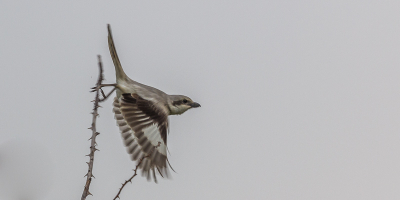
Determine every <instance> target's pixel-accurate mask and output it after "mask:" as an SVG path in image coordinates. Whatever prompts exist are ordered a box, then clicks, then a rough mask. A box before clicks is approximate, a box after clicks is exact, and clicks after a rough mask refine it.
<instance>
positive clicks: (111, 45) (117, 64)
mask: <svg viewBox="0 0 400 200" xmlns="http://www.w3.org/2000/svg"><path fill="white" fill-rule="evenodd" d="M107 29H108V48H109V49H110V54H111V58H112V60H113V62H114V66H115V75H116V78H117V83H118V81H119V80H125V79H126V78H127V75H126V74H125V72H124V70H123V69H122V65H121V62H120V61H119V58H118V54H117V50H116V49H115V44H114V40H113V37H112V33H111V26H110V24H107Z"/></svg>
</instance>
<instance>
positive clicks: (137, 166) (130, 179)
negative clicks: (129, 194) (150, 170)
mask: <svg viewBox="0 0 400 200" xmlns="http://www.w3.org/2000/svg"><path fill="white" fill-rule="evenodd" d="M160 145H161V142H158V145H157V146H155V147H154V149H152V151H150V153H149V154H147V155H146V156H143V157H142V158H141V159H140V160H139V162H138V164H137V165H136V167H135V169H134V170H133V171H134V172H135V173H134V174H133V175H132V176H131V178H129V179H128V180H126V181H125V183H123V184H122V186H121V188H119V191H118V194H117V195H116V196H115V197H114V199H113V200H116V199H117V198H118V199H120V198H119V195H120V194H121V192H122V189H124V187H125V185H126V184H127V183H129V182H130V183H132V179H133V178H135V176H136V175H137V170H138V168H139V166H140V165H141V164H142V162H143V160H144V159H145V158H148V157H150V155H151V154H152V153H153V151H154V150H155V149H156V148H158V147H159V146H160Z"/></svg>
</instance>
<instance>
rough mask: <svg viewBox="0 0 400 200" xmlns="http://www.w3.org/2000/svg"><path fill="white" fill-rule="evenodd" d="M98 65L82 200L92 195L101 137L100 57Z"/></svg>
mask: <svg viewBox="0 0 400 200" xmlns="http://www.w3.org/2000/svg"><path fill="white" fill-rule="evenodd" d="M98 64H99V78H98V79H97V83H96V88H95V89H94V91H93V92H96V96H95V99H94V107H93V112H92V113H91V114H92V116H93V117H92V125H91V127H90V128H89V129H92V137H91V138H90V139H89V140H91V143H90V153H89V155H87V156H89V162H87V164H88V165H89V169H88V172H87V174H86V175H85V176H86V178H87V179H86V184H85V188H84V190H83V193H82V198H81V200H85V199H86V197H87V196H88V195H92V194H91V193H90V192H89V187H90V183H91V182H92V177H94V176H93V162H94V152H96V151H98V149H96V145H97V144H96V136H97V135H99V134H100V133H99V132H97V131H96V119H97V116H98V115H99V114H98V112H97V108H99V107H100V106H99V102H100V97H99V93H100V91H99V90H100V89H101V87H99V86H100V85H101V83H102V81H103V64H102V62H101V57H100V55H99V56H98Z"/></svg>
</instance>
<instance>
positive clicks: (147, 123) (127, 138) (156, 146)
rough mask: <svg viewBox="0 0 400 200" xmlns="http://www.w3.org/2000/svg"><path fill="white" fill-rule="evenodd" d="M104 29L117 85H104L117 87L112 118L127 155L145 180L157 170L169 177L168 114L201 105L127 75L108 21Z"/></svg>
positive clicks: (176, 113) (179, 113)
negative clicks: (135, 163)
mask: <svg viewBox="0 0 400 200" xmlns="http://www.w3.org/2000/svg"><path fill="white" fill-rule="evenodd" d="M107 29H108V47H109V50H110V55H111V58H112V60H113V63H114V67H115V74H116V84H108V85H104V86H110V85H112V86H114V89H115V90H116V97H115V98H114V101H113V112H114V117H115V119H116V122H117V126H118V127H119V130H120V132H121V136H122V139H123V142H124V145H125V146H126V150H127V152H128V154H129V155H130V158H131V159H132V160H133V161H136V162H137V165H138V167H139V169H141V171H142V176H145V177H146V178H147V180H148V181H149V180H151V177H153V180H154V182H156V183H157V177H156V170H157V171H158V174H160V175H161V177H163V178H165V177H169V168H171V169H172V170H173V168H172V167H171V165H170V163H169V161H168V156H167V151H168V149H167V134H168V132H169V121H168V116H169V115H181V114H183V113H184V112H186V111H187V110H189V109H191V108H198V107H200V104H199V103H197V102H194V101H193V100H192V99H190V98H189V97H187V96H184V95H168V94H166V93H165V92H163V91H161V90H159V89H157V88H154V87H151V86H147V85H144V84H142V83H139V82H136V81H134V80H132V79H131V78H129V77H128V76H127V75H126V74H125V72H124V70H123V68H122V65H121V62H120V60H119V58H118V54H117V51H116V47H115V44H114V40H113V36H112V32H111V26H110V24H108V25H107ZM168 167H169V168H168Z"/></svg>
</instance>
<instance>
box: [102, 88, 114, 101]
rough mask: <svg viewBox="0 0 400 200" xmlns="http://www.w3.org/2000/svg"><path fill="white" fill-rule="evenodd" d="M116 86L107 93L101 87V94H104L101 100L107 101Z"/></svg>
mask: <svg viewBox="0 0 400 200" xmlns="http://www.w3.org/2000/svg"><path fill="white" fill-rule="evenodd" d="M115 89H116V87H114V88H113V89H112V90H111V91H110V92H109V93H108V94H107V95H105V94H104V92H103V90H102V89H101V88H100V91H101V94H102V95H103V99H100V100H99V101H100V102H102V101H105V100H106V99H107V98H108V97H109V96H110V95H111V94H112V93H113V92H114V91H115Z"/></svg>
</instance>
